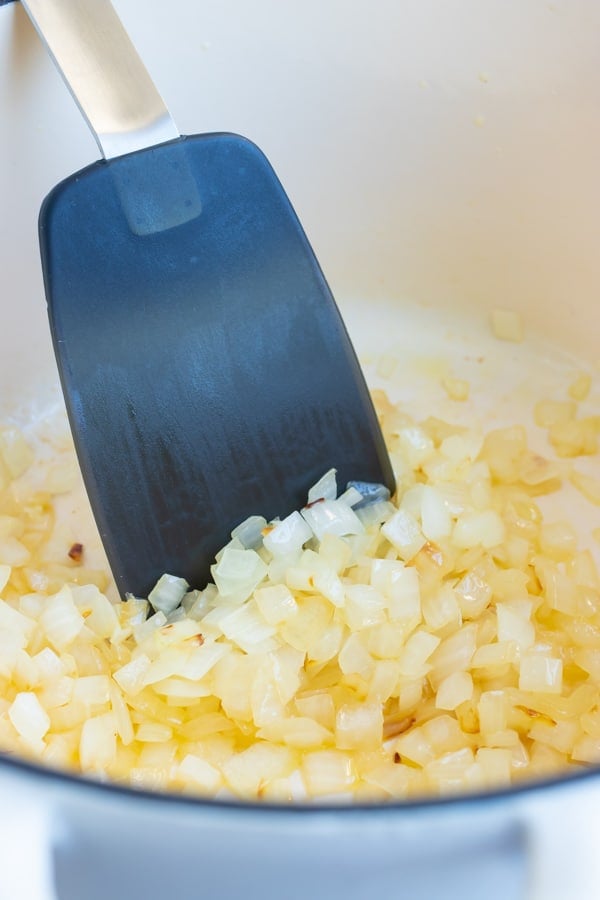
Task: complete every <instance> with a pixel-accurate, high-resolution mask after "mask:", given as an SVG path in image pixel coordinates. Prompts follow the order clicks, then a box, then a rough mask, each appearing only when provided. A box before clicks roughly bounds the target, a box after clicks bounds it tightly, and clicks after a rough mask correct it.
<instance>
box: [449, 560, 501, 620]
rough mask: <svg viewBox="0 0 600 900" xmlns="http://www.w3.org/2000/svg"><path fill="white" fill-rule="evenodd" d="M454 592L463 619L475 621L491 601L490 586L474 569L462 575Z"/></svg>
mask: <svg viewBox="0 0 600 900" xmlns="http://www.w3.org/2000/svg"><path fill="white" fill-rule="evenodd" d="M454 590H455V592H456V598H457V600H458V605H459V606H460V611H461V613H462V614H463V616H464V618H465V619H476V618H477V617H478V616H479V615H480V614H481V613H482V612H483V610H484V609H486V607H487V606H488V605H489V603H490V601H491V599H492V589H491V587H490V585H489V584H488V582H487V581H486V580H485V579H484V578H483V577H482V575H481V574H480V573H479V572H478V571H477V570H475V569H473V570H471V571H470V572H468V573H467V574H466V575H464V576H463V578H461V579H460V581H459V582H458V584H457V585H456V587H455V588H454Z"/></svg>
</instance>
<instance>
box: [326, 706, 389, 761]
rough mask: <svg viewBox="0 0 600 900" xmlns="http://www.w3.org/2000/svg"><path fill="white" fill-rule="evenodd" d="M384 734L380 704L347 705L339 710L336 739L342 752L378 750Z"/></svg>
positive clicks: (336, 721) (336, 722)
mask: <svg viewBox="0 0 600 900" xmlns="http://www.w3.org/2000/svg"><path fill="white" fill-rule="evenodd" d="M382 734H383V714H382V712H381V705H380V704H379V703H356V704H345V705H344V706H341V707H340V708H339V709H338V711H337V715H336V720H335V737H336V744H337V746H338V747H339V748H340V749H341V750H376V749H377V748H378V747H380V746H381V740H382Z"/></svg>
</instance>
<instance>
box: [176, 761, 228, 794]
mask: <svg viewBox="0 0 600 900" xmlns="http://www.w3.org/2000/svg"><path fill="white" fill-rule="evenodd" d="M177 774H178V776H179V778H180V779H181V780H182V781H183V782H184V783H185V784H186V785H193V786H194V787H197V788H201V789H202V790H203V791H206V792H207V793H210V794H212V793H214V792H215V791H216V790H217V788H219V787H220V785H221V783H222V778H221V773H220V772H219V770H218V769H217V768H215V766H212V765H211V764H210V763H209V762H207V761H206V760H205V759H202V758H201V757H200V756H195V755H194V754H192V753H188V754H187V755H186V756H184V758H183V759H182V761H181V762H180V764H179V766H178V769H177Z"/></svg>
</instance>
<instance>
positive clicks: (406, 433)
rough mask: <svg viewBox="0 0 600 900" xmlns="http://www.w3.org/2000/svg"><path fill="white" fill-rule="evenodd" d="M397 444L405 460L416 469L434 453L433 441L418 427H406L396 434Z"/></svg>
mask: <svg viewBox="0 0 600 900" xmlns="http://www.w3.org/2000/svg"><path fill="white" fill-rule="evenodd" d="M397 444H398V448H399V450H400V452H401V453H402V455H403V457H404V458H405V460H406V461H407V462H408V464H409V465H410V466H411V467H412V468H413V469H418V468H419V466H422V465H423V464H424V463H426V462H427V460H428V459H430V458H431V457H432V456H433V455H434V453H435V447H434V444H433V441H432V440H431V438H430V437H429V435H428V434H427V432H426V431H424V429H423V428H421V427H420V426H419V425H406V426H405V427H403V428H399V429H398V432H397Z"/></svg>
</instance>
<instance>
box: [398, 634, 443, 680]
mask: <svg viewBox="0 0 600 900" xmlns="http://www.w3.org/2000/svg"><path fill="white" fill-rule="evenodd" d="M439 643H440V638H439V637H437V636H436V635H434V634H430V633H429V632H428V631H416V632H415V633H414V634H413V635H411V636H410V637H409V639H408V640H407V642H406V644H405V646H404V649H403V650H402V652H401V654H400V657H399V659H398V664H399V668H400V674H401V675H404V676H406V677H407V678H418V677H419V676H420V675H422V674H424V672H425V671H427V670H426V668H425V664H426V662H427V660H428V659H429V657H430V656H431V654H432V653H433V651H434V650H435V649H436V648H437V647H438V646H439Z"/></svg>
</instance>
